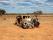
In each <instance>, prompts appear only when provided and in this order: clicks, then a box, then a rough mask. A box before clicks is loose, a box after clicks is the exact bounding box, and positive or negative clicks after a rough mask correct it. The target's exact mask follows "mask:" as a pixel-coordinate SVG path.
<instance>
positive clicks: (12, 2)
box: [0, 0, 53, 13]
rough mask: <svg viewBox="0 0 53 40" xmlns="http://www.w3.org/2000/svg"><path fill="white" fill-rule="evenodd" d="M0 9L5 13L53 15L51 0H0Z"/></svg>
mask: <svg viewBox="0 0 53 40" xmlns="http://www.w3.org/2000/svg"><path fill="white" fill-rule="evenodd" d="M0 9H5V10H6V12H7V13H33V12H34V11H38V10H41V11H42V12H43V13H53V0H0Z"/></svg>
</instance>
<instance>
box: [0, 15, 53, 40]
mask: <svg viewBox="0 0 53 40" xmlns="http://www.w3.org/2000/svg"><path fill="white" fill-rule="evenodd" d="M15 17H16V15H3V16H2V17H1V16H0V40H53V15H40V16H39V17H38V18H39V21H40V27H39V28H34V29H22V28H20V27H18V26H16V25H14V23H15V20H16V19H15ZM31 17H32V16H31Z"/></svg>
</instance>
